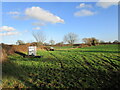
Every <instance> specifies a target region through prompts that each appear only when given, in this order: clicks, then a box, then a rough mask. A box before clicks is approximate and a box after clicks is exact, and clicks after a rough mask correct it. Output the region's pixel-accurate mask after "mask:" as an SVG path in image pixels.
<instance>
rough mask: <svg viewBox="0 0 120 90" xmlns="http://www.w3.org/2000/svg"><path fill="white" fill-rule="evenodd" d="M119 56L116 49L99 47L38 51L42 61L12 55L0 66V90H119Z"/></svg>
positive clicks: (113, 46) (114, 46) (116, 46)
mask: <svg viewBox="0 0 120 90" xmlns="http://www.w3.org/2000/svg"><path fill="white" fill-rule="evenodd" d="M67 49H68V48H67ZM119 53H120V51H119V50H118V45H99V46H92V47H86V48H76V49H68V50H66V48H63V49H61V50H55V51H38V52H37V54H38V55H41V56H43V57H42V58H23V57H22V56H20V55H17V54H15V55H12V56H9V60H8V61H6V62H4V63H3V65H2V70H3V73H2V74H3V83H2V87H3V88H113V87H114V88H117V87H120V59H119V58H120V55H119Z"/></svg>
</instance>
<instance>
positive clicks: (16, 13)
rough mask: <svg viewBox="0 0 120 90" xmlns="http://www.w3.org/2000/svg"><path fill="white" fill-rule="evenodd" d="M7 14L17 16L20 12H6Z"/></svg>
mask: <svg viewBox="0 0 120 90" xmlns="http://www.w3.org/2000/svg"><path fill="white" fill-rule="evenodd" d="M8 14H12V15H19V14H20V12H17V11H13V12H12V11H11V12H8Z"/></svg>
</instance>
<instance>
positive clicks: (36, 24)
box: [32, 22, 45, 26]
mask: <svg viewBox="0 0 120 90" xmlns="http://www.w3.org/2000/svg"><path fill="white" fill-rule="evenodd" d="M32 25H34V26H45V23H43V22H34V23H32Z"/></svg>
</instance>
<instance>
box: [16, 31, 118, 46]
mask: <svg viewBox="0 0 120 90" xmlns="http://www.w3.org/2000/svg"><path fill="white" fill-rule="evenodd" d="M32 35H33V37H34V38H35V40H36V43H37V45H38V46H39V45H55V44H57V45H62V44H65V43H68V44H70V45H73V44H75V43H79V36H78V35H77V34H75V33H73V32H70V33H68V34H66V35H64V37H63V41H62V42H59V43H55V41H54V40H50V41H49V43H45V41H46V35H45V33H43V32H42V31H39V32H33V33H32ZM82 41H83V42H84V44H87V45H93V46H95V45H96V44H104V43H120V42H119V41H118V40H115V41H114V42H110V41H109V42H105V41H103V40H102V41H100V40H99V39H96V38H95V37H91V38H83V39H82ZM16 44H18V45H23V44H25V43H24V41H22V40H18V41H17V42H16Z"/></svg>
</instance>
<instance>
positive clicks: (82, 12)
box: [74, 9, 96, 16]
mask: <svg viewBox="0 0 120 90" xmlns="http://www.w3.org/2000/svg"><path fill="white" fill-rule="evenodd" d="M94 14H96V12H92V11H90V10H85V9H83V10H80V11H78V12H75V13H74V15H75V16H92V15H94Z"/></svg>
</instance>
